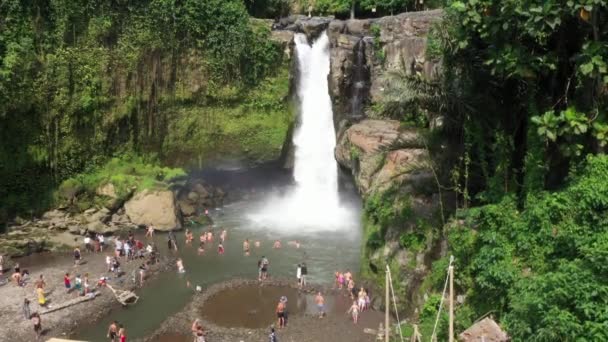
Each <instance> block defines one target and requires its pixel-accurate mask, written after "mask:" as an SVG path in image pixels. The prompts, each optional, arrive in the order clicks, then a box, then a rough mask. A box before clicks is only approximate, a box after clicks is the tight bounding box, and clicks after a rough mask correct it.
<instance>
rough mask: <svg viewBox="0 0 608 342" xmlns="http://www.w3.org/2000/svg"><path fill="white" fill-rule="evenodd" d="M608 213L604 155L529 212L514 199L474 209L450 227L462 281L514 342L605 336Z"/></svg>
mask: <svg viewBox="0 0 608 342" xmlns="http://www.w3.org/2000/svg"><path fill="white" fill-rule="evenodd" d="M606 214H608V157H607V156H605V155H601V156H597V157H588V158H587V160H586V165H585V167H584V168H583V169H581V170H579V171H576V173H575V174H572V176H571V181H570V184H569V185H568V187H566V188H565V189H563V190H561V191H559V192H555V193H542V194H538V195H535V196H532V195H530V196H529V197H528V199H527V201H526V203H525V210H523V211H520V210H518V208H517V204H516V203H515V200H514V199H513V198H512V197H506V198H504V199H503V200H502V201H501V202H500V203H498V204H492V205H486V206H484V207H480V208H475V209H471V210H469V211H468V212H467V213H466V220H465V224H464V225H463V226H453V227H451V228H450V229H449V231H448V234H449V244H450V248H451V249H452V251H453V253H454V255H455V257H456V265H457V266H458V272H457V273H456V275H457V280H456V284H457V286H458V287H459V288H460V289H461V291H466V294H467V300H468V303H469V305H470V307H471V309H473V310H474V312H475V314H476V315H481V314H484V313H486V312H488V311H494V312H495V313H496V314H497V315H498V316H499V317H500V318H501V320H502V321H503V322H504V323H505V325H506V327H507V329H508V332H509V333H510V335H511V336H512V337H513V338H514V340H525V341H554V340H574V339H585V340H604V339H606V338H608V336H607V335H606V330H605V329H603V328H602V327H605V325H606V324H608V316H606V315H605V314H603V312H604V311H605V310H604V308H605V306H606V305H607V304H608V286H607V285H606V281H605V280H606V275H607V274H606V267H605V263H606V261H607V259H606V258H607V257H606V253H605V252H604V250H605V247H606V245H607V244H606V241H607V237H606V235H607V234H606V231H608V230H607V228H608V221H607V220H606ZM488 298H492V299H493V300H492V301H488V300H487V299H488Z"/></svg>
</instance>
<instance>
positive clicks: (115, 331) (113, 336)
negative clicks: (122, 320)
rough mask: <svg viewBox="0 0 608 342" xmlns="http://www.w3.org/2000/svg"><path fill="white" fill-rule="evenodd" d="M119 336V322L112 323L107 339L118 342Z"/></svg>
mask: <svg viewBox="0 0 608 342" xmlns="http://www.w3.org/2000/svg"><path fill="white" fill-rule="evenodd" d="M117 334H118V322H117V321H114V322H112V323H110V326H109V327H108V334H107V337H108V338H109V339H110V341H111V342H116V337H117Z"/></svg>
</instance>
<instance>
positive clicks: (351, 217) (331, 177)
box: [252, 32, 358, 232]
mask: <svg viewBox="0 0 608 342" xmlns="http://www.w3.org/2000/svg"><path fill="white" fill-rule="evenodd" d="M294 39H295V44H296V55H297V62H298V71H299V79H298V84H297V95H298V99H299V103H300V108H299V120H298V126H297V129H296V132H295V134H294V137H293V143H294V146H295V159H294V171H293V176H294V180H295V187H294V188H293V189H291V191H289V192H288V193H287V194H285V195H283V196H274V197H273V198H271V199H269V200H268V201H267V203H266V205H265V206H264V208H263V209H262V210H261V212H259V213H256V214H255V215H252V219H253V220H254V221H255V222H257V223H260V224H262V225H263V226H265V227H268V228H275V229H279V230H288V231H292V230H298V231H307V232H311V231H336V230H340V229H346V228H349V229H352V228H353V226H354V225H357V223H356V222H357V221H358V220H357V217H356V215H355V212H356V211H355V210H353V209H351V208H348V207H345V206H343V205H341V204H340V199H339V194H338V165H337V162H336V160H335V158H334V148H335V146H336V134H335V131H334V123H333V111H332V103H331V98H330V97H329V87H328V82H327V77H328V75H329V71H330V65H329V63H330V54H329V53H330V51H329V38H328V37H327V33H325V32H324V33H323V34H321V36H319V38H317V40H315V41H314V42H313V44H312V46H311V45H309V44H308V41H307V39H306V36H305V35H303V34H296V36H295V37H294Z"/></svg>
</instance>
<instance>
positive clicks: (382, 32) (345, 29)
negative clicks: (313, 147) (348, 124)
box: [273, 10, 443, 128]
mask: <svg viewBox="0 0 608 342" xmlns="http://www.w3.org/2000/svg"><path fill="white" fill-rule="evenodd" d="M442 13H443V12H442V11H441V10H433V11H423V12H410V13H402V14H399V15H395V16H388V17H382V18H377V19H362V20H359V19H354V20H331V19H330V18H319V17H312V18H308V17H305V16H291V17H289V18H285V19H281V20H280V21H279V22H277V23H275V24H274V27H273V28H274V30H275V31H274V33H273V35H275V36H276V37H281V39H283V40H284V39H289V38H291V37H292V34H291V35H290V34H289V33H286V32H300V33H304V34H306V35H307V36H308V38H309V40H311V41H312V40H314V39H315V38H316V37H317V36H318V35H319V34H320V33H321V32H323V31H324V30H327V32H328V35H329V38H330V41H331V71H330V76H329V91H330V95H331V97H332V100H333V102H334V117H335V118H334V122H335V123H336V127H337V128H338V127H340V126H341V125H343V124H344V122H343V120H350V119H360V118H361V117H364V116H365V107H366V106H367V105H369V104H371V103H376V102H379V101H380V100H381V99H382V96H383V93H384V91H385V89H386V88H387V87H389V86H390V85H389V84H387V80H386V75H387V74H389V73H391V72H395V71H398V70H403V71H405V72H406V73H407V74H410V75H411V74H415V73H420V74H422V76H423V77H425V78H427V79H432V78H435V77H436V76H437V73H438V66H439V63H438V62H437V61H429V60H427V59H426V57H425V53H426V36H427V34H428V32H429V30H430V28H431V26H432V25H433V23H435V22H437V21H438V20H440V19H441V15H442Z"/></svg>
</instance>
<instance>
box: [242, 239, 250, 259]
mask: <svg viewBox="0 0 608 342" xmlns="http://www.w3.org/2000/svg"><path fill="white" fill-rule="evenodd" d="M243 252H245V256H249V239H245V241H244V242H243Z"/></svg>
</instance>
